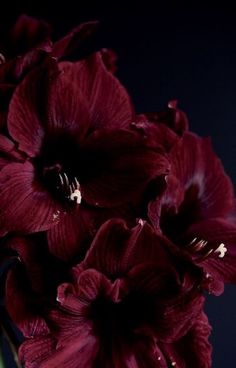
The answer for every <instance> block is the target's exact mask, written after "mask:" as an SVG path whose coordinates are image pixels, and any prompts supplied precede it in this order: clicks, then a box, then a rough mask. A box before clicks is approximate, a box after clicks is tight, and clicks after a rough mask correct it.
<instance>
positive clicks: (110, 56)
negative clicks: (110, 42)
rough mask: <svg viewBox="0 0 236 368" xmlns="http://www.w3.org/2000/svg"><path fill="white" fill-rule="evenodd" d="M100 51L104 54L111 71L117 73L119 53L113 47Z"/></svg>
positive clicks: (105, 61) (108, 68) (104, 59)
mask: <svg viewBox="0 0 236 368" xmlns="http://www.w3.org/2000/svg"><path fill="white" fill-rule="evenodd" d="M100 53H101V55H102V60H103V62H104V64H105V66H106V68H107V70H109V72H111V73H113V74H114V73H115V72H116V71H117V64H116V62H117V55H116V53H115V52H114V51H113V50H111V49H106V48H103V49H101V50H100Z"/></svg>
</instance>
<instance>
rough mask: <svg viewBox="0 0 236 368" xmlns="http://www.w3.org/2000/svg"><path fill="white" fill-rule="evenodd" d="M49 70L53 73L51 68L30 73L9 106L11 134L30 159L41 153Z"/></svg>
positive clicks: (17, 89)
mask: <svg viewBox="0 0 236 368" xmlns="http://www.w3.org/2000/svg"><path fill="white" fill-rule="evenodd" d="M52 69H53V68H52ZM49 70H50V72H51V71H52V70H51V68H49V69H47V68H41V69H38V68H37V69H36V70H34V71H32V72H31V73H29V74H28V75H27V77H26V78H25V79H24V80H23V82H22V83H21V84H20V85H19V86H18V87H17V88H16V90H15V93H14V94H13V97H12V99H11V103H10V106H9V114H8V129H9V133H10V135H11V136H12V138H13V139H14V140H15V141H16V142H17V143H18V144H19V149H20V150H22V151H23V152H25V153H27V154H28V155H29V156H30V157H34V156H35V155H37V154H38V153H39V151H40V147H41V143H42V139H43V137H44V129H43V127H42V123H41V121H40V117H41V118H42V119H43V117H42V106H43V104H44V102H45V100H44V99H45V94H46V93H47V90H45V83H46V85H47V83H48V79H50V77H49V75H48V72H49ZM50 72H49V73H50ZM42 100H44V102H43V101H42Z"/></svg>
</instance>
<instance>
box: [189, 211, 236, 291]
mask: <svg viewBox="0 0 236 368" xmlns="http://www.w3.org/2000/svg"><path fill="white" fill-rule="evenodd" d="M186 237H187V239H194V238H196V237H197V238H198V239H199V240H201V239H202V240H205V241H207V242H208V243H207V245H206V250H205V253H208V252H209V253H210V254H209V255H208V257H206V258H204V253H203V257H202V258H201V254H200V255H199V257H196V256H197V255H195V257H196V261H198V259H199V261H198V264H199V266H200V267H202V268H203V269H204V277H205V282H204V286H205V288H206V289H207V290H208V291H210V292H212V293H214V294H217V295H219V294H221V293H222V292H223V283H232V284H235V283H236V227H235V225H234V224H232V223H230V222H229V221H226V220H224V219H220V218H219V219H209V220H205V221H201V222H199V223H196V224H194V225H193V226H191V228H190V229H189V231H188V232H187V234H186ZM221 244H224V248H225V250H226V251H225V253H222V254H221V253H220V251H219V246H220V245H221Z"/></svg>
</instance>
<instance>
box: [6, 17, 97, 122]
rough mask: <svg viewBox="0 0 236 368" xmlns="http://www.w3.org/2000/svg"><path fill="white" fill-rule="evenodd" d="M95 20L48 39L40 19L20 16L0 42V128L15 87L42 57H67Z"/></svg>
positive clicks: (79, 43)
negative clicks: (54, 38)
mask: <svg viewBox="0 0 236 368" xmlns="http://www.w3.org/2000/svg"><path fill="white" fill-rule="evenodd" d="M96 28H97V22H88V23H83V24H81V25H80V26H78V27H76V28H75V29H73V30H72V31H71V32H70V33H68V34H67V35H66V36H65V37H63V38H62V39H60V40H58V41H56V42H55V43H53V42H52V37H51V35H52V29H51V27H50V26H49V25H48V24H47V23H46V22H44V21H41V20H37V19H34V18H32V17H28V16H26V15H22V16H20V17H19V19H18V20H17V22H16V24H15V26H14V27H13V29H12V30H11V32H10V34H9V37H6V39H5V40H1V42H0V97H1V98H0V127H1V128H5V127H6V117H7V111H8V105H9V101H10V98H11V96H12V93H13V91H14V89H15V86H16V85H18V84H19V82H20V81H21V80H22V79H23V77H24V76H25V75H26V74H27V73H28V72H29V71H30V70H32V69H33V68H34V67H35V66H37V65H39V64H41V63H42V62H43V61H44V60H45V58H47V57H49V56H50V57H53V58H55V59H57V60H59V59H61V58H67V57H69V56H71V54H72V53H73V52H74V51H75V50H76V49H77V48H78V46H80V49H81V50H80V51H81V52H82V53H83V45H84V43H86V42H85V40H87V38H89V36H90V35H91V34H92V33H93V32H94V31H95V29H96Z"/></svg>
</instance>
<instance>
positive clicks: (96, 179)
mask: <svg viewBox="0 0 236 368" xmlns="http://www.w3.org/2000/svg"><path fill="white" fill-rule="evenodd" d="M82 148H83V163H84V165H83V166H82V165H81V166H82V167H84V169H82V170H81V173H80V183H81V190H82V197H84V200H85V202H87V203H88V204H91V205H96V206H99V207H100V206H101V207H105V208H106V207H107V208H110V207H114V206H118V205H121V204H123V203H125V202H127V201H128V202H130V201H132V200H135V199H137V198H139V196H140V195H141V194H142V193H143V191H144V190H145V188H146V185H147V184H148V183H149V182H150V181H151V180H152V179H154V178H157V177H159V176H164V175H166V174H167V173H168V172H169V160H168V158H167V156H166V155H165V154H162V153H159V152H156V151H155V150H152V149H149V148H148V147H146V146H145V138H143V136H141V135H140V134H138V133H137V132H135V131H128V130H125V129H120V130H113V129H100V130H98V131H95V132H94V133H93V134H91V135H90V136H89V137H88V139H87V140H86V142H85V143H84V144H83V147H82ZM85 163H86V165H85ZM91 167H93V175H92V174H91V169H90V168H91Z"/></svg>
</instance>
